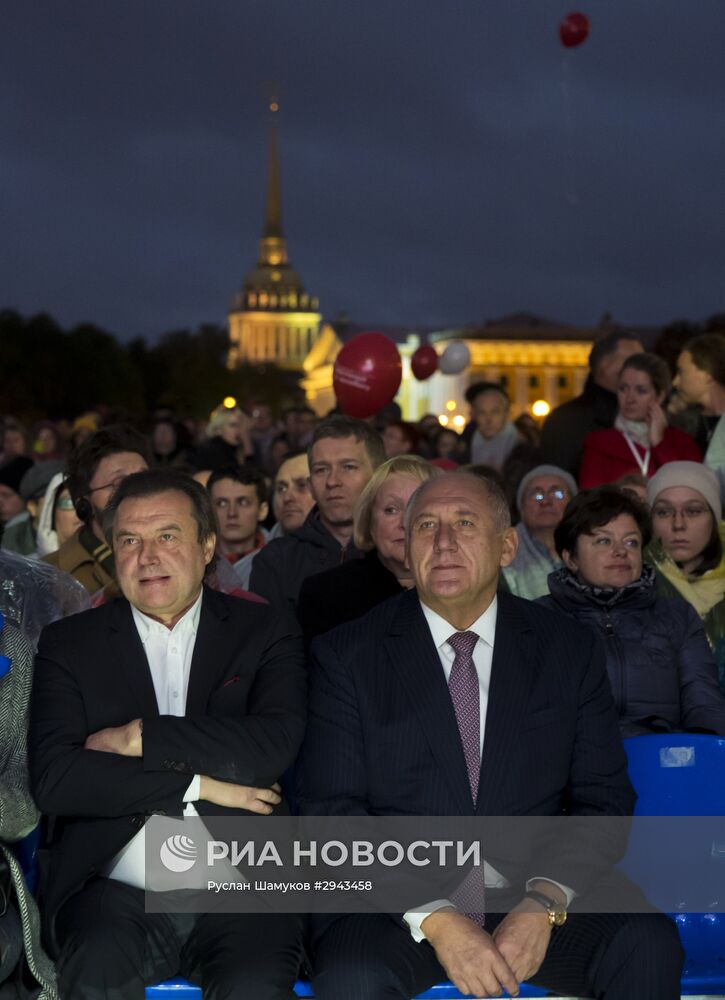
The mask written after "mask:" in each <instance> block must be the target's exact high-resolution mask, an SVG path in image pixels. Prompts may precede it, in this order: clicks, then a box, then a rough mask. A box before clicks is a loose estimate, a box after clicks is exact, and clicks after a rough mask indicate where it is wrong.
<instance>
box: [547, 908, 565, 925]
mask: <svg viewBox="0 0 725 1000" xmlns="http://www.w3.org/2000/svg"><path fill="white" fill-rule="evenodd" d="M549 919H550V920H551V923H552V924H553V925H554V927H561V926H562V925H563V924H565V923H566V910H557V911H556V912H554V913H549Z"/></svg>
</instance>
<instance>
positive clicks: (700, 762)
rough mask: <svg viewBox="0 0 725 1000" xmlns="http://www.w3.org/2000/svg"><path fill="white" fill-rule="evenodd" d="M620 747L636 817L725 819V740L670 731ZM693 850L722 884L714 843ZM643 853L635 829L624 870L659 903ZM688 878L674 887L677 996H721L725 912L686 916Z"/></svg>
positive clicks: (724, 990)
mask: <svg viewBox="0 0 725 1000" xmlns="http://www.w3.org/2000/svg"><path fill="white" fill-rule="evenodd" d="M624 746H625V750H626V751H627V759H628V763H629V775H630V778H631V780H632V784H633V785H634V788H635V790H636V792H637V795H638V799H637V806H636V808H635V816H725V739H720V738H719V737H717V736H704V735H700V734H693V733H671V734H666V735H661V736H659V735H658V736H633V737H630V738H629V739H626V740H625V741H624ZM704 829H705V830H706V829H707V827H706V826H705V827H704ZM695 835H697V830H696V834H695ZM695 849H697V850H702V851H703V852H705V853H704V855H703V857H705V858H707V859H708V863H709V864H714V865H716V866H717V869H718V870H717V875H718V881H719V882H722V880H723V878H725V861H723V860H722V859H716V858H714V857H713V855H712V840H711V839H710V838H706V839H704V840H703V843H702V844H701V846H698V845H697V844H695ZM645 850H653V845H652V844H649V845H645V844H641V843H638V842H637V830H636V828H635V831H634V835H633V837H632V840H631V842H630V847H629V850H628V853H627V857H626V858H625V859H624V863H623V866H622V867H623V868H624V869H625V870H627V868H628V864H629V865H630V869H629V870H630V871H631V872H632V874H633V875H636V877H637V879H638V881H639V882H640V884H641V885H642V886H643V888H644V889H645V891H647V894H648V896H649V898H650V899H651V900H652V902H653V903H654V904H655V905H657V902H658V900H657V881H658V880H657V878H656V877H655V878H653V880H652V882H651V883H650V884H648V883H647V881H646V877H645V879H644V880H643V879H642V874H643V873H644V874H645V876H646V866H644V865H643V864H642V852H643V851H645ZM654 850H656V845H655V847H654ZM688 850H689V851H692V847H691V846H688ZM655 871H656V867H655ZM700 872H702V869H700ZM675 874H676V873H675V872H673V876H674V875H675ZM700 877H701V875H700ZM690 878H691V873H688V872H685V873H684V874H683V875H682V884H681V885H680V886H678V897H679V898H680V899H681V904H680V909H681V911H682V912H677V913H671V914H670V916H672V918H673V919H674V921H675V923H676V924H677V929H678V931H679V934H680V940H681V941H682V946H683V948H684V950H685V956H686V957H685V966H684V970H683V974H682V985H681V993H682V996H698V995H703V996H707V995H718V994H725V912H724V913H691V912H689V906H691V905H692V902H691V900H690V901H689V902H688V891H689V888H690V881H689V880H690ZM692 891H694V888H693V890H692ZM670 898H671V897H670ZM723 903H724V904H725V900H723Z"/></svg>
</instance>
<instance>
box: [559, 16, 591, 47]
mask: <svg viewBox="0 0 725 1000" xmlns="http://www.w3.org/2000/svg"><path fill="white" fill-rule="evenodd" d="M588 34H589V18H588V17H587V16H586V14H580V13H579V12H578V11H577V12H576V13H574V14H567V15H566V17H565V18H564V19H563V20H562V22H561V24H560V25H559V38H561V44H562V45H565V46H566V48H567V49H574V48H576V46H577V45H581V43H582V42H585V41H586V39H587V36H588Z"/></svg>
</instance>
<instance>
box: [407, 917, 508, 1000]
mask: <svg viewBox="0 0 725 1000" xmlns="http://www.w3.org/2000/svg"><path fill="white" fill-rule="evenodd" d="M420 927H421V930H422V931H423V933H424V934H425V936H426V938H427V939H428V941H429V943H430V944H431V946H432V947H433V948H434V950H435V953H436V957H437V959H438V961H439V962H440V963H441V965H442V966H443V968H444V969H445V970H446V973H447V974H448V977H449V979H450V980H451V981H452V982H453V983H454V984H455V986H456V988H457V989H458V990H460V991H461V993H468V994H472V995H473V996H476V997H481V996H494V997H496V996H499V994H500V993H501V992H502V990H503V989H506V990H507V991H508V992H509V993H510V994H511V996H512V997H516V996H518V995H519V984H518V982H517V980H516V976H515V975H514V973H513V971H512V968H511V966H510V965H509V964H508V962H507V960H506V958H505V957H504V956H503V954H502V952H501V951H500V950H499V948H498V947H497V945H496V943H495V940H494V938H492V937H491V935H490V934H487V933H486V931H484V930H483V929H482V928H481V927H479V926H478V924H475V923H474V922H473V921H472V920H471V919H470V918H469V917H467V916H465V915H464V914H463V913H458V912H452V911H450V910H437V911H436V912H435V913H431V914H430V915H429V916H427V917H426V918H425V920H424V921H423V922H422V924H421V925H420Z"/></svg>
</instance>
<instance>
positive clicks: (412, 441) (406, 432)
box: [385, 420, 420, 451]
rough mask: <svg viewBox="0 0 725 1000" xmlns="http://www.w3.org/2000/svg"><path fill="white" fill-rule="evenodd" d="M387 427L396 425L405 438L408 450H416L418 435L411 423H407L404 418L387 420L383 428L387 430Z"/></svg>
mask: <svg viewBox="0 0 725 1000" xmlns="http://www.w3.org/2000/svg"><path fill="white" fill-rule="evenodd" d="M388 427H397V428H398V429H399V431H400V433H401V434H402V435H403V437H404V438H405V440H406V441H407V442H408V443H409V445H410V450H411V451H415V450H416V448H417V447H418V441H419V440H420V435H419V434H418V431H417V429H416V428H415V427H414V426H413V424H409V423H408V422H407V421H405V420H389V421H388V422H387V423H386V425H385V429H386V430H387V429H388Z"/></svg>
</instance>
